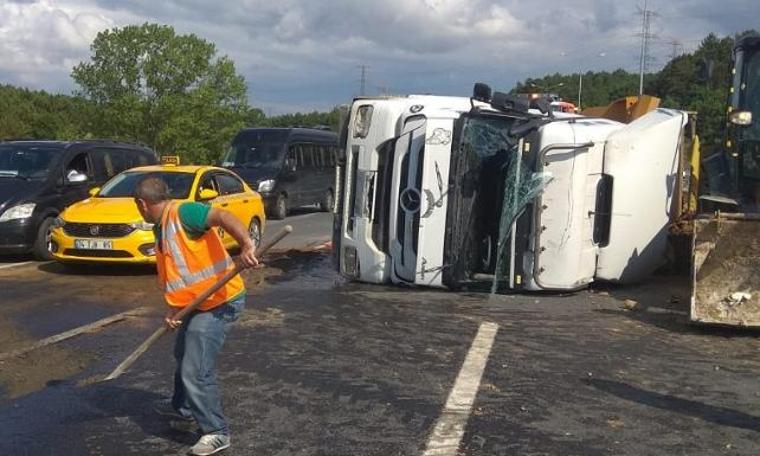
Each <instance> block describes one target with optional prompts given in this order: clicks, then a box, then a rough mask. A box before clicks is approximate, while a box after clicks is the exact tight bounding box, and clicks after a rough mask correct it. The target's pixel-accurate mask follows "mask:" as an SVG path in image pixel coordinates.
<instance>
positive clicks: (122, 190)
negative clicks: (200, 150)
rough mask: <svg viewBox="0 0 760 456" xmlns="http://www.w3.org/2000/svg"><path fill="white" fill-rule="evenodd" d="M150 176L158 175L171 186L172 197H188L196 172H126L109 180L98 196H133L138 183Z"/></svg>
mask: <svg viewBox="0 0 760 456" xmlns="http://www.w3.org/2000/svg"><path fill="white" fill-rule="evenodd" d="M148 177H158V178H159V179H161V180H163V181H164V182H166V185H167V186H168V187H169V197H170V198H172V199H187V197H188V196H189V195H190V188H191V187H192V186H193V180H194V179H195V174H194V173H182V172H160V171H143V172H135V171H131V172H125V173H121V174H119V175H118V176H116V177H114V178H113V179H111V180H110V181H108V183H106V184H105V185H104V186H103V188H102V189H100V191H99V192H98V197H99V198H132V197H134V196H135V189H136V188H137V184H139V183H140V181H141V180H143V179H145V178H148Z"/></svg>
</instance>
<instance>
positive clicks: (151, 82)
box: [71, 24, 249, 163]
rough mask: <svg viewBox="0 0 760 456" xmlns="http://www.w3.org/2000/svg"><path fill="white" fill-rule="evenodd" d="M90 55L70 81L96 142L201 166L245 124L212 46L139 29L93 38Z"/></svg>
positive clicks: (240, 83)
mask: <svg viewBox="0 0 760 456" xmlns="http://www.w3.org/2000/svg"><path fill="white" fill-rule="evenodd" d="M91 51H92V57H91V61H89V62H82V63H80V64H79V65H77V66H76V67H74V69H73V71H72V74H71V75H72V77H73V78H74V81H75V82H76V83H77V84H78V85H79V87H80V91H79V94H80V95H81V96H82V97H84V98H85V99H87V100H89V101H91V102H92V103H93V106H94V109H95V116H94V117H93V124H94V129H95V130H96V131H97V132H98V133H99V134H100V135H101V136H106V137H110V138H117V139H123V140H128V141H137V142H141V143H145V144H147V145H149V146H151V147H152V148H154V149H155V150H156V151H157V152H159V153H161V154H176V155H180V156H181V157H182V161H183V163H208V162H211V161H212V160H213V159H215V158H216V157H218V156H219V154H220V153H221V152H222V151H223V150H224V149H225V148H226V145H227V144H228V143H229V141H230V139H231V138H232V136H233V135H234V134H235V132H237V130H239V129H240V128H241V127H243V125H244V124H245V119H246V116H247V113H248V109H249V108H248V101H247V97H246V84H245V81H244V79H243V77H242V76H240V75H238V74H237V72H236V70H235V65H234V63H233V62H232V61H231V60H230V59H229V58H227V57H226V56H225V57H216V47H215V46H214V45H213V44H212V43H209V42H207V41H205V40H203V39H201V38H199V37H197V36H195V35H192V34H191V35H177V34H176V33H175V32H174V29H173V28H172V27H170V26H167V25H156V24H143V25H140V26H136V25H130V26H127V27H124V28H115V29H112V30H106V31H103V32H100V33H99V34H98V35H97V37H96V38H95V41H94V42H93V43H92V46H91Z"/></svg>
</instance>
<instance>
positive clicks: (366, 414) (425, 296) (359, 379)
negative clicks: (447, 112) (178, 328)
mask: <svg viewBox="0 0 760 456" xmlns="http://www.w3.org/2000/svg"><path fill="white" fill-rule="evenodd" d="M269 265H270V266H271V269H272V270H273V271H276V273H273V274H271V275H269V276H267V277H265V278H263V279H262V278H256V279H255V280H257V281H258V280H259V279H262V280H263V281H262V282H261V286H258V287H250V294H249V299H248V310H247V312H246V313H245V314H244V316H243V317H242V318H241V320H240V321H239V322H238V324H237V325H236V326H235V327H233V329H232V331H231V333H230V335H229V338H228V341H227V343H226V345H225V348H224V350H223V354H222V356H221V358H220V360H219V370H220V381H221V384H222V391H223V394H224V403H225V411H226V414H227V416H228V418H229V421H230V424H231V427H232V432H233V434H232V439H233V446H232V448H231V449H230V450H229V451H227V452H226V453H225V454H239V455H250V454H256V455H278V456H284V455H293V454H304V455H324V456H328V455H329V456H341V455H421V454H422V453H423V452H424V451H425V450H426V449H427V448H428V442H429V439H430V436H431V435H433V434H434V430H435V428H436V423H438V422H439V419H440V418H441V416H442V410H444V407H445V405H446V403H447V399H448V398H449V396H450V394H451V391H452V387H453V386H454V385H455V384H456V382H457V377H458V373H459V371H460V368H461V367H462V365H463V363H464V361H465V359H466V357H467V353H468V351H469V349H470V347H471V346H472V344H473V340H474V339H475V337H476V334H477V333H478V329H479V328H480V326H481V324H482V323H483V322H494V323H496V324H498V325H499V331H498V333H497V334H496V335H495V338H494V340H493V346H492V348H491V350H490V354H489V356H488V358H487V361H486V362H485V367H484V370H483V375H482V379H481V382H480V385H479V387H478V388H477V394H476V395H475V397H474V402H473V404H472V407H471V412H470V414H469V415H468V417H467V419H466V420H465V422H466V424H464V427H463V438H462V442H461V444H460V445H458V448H457V453H455V454H461V455H513V454H515V455H579V456H580V455H583V456H587V455H592V456H593V455H620V454H623V455H660V454H689V455H701V454H704V455H714V454H731V455H744V454H746V455H749V454H754V453H755V450H756V448H757V445H758V443H759V442H760V438H759V436H760V405H759V404H760V381H758V380H757V377H758V376H757V373H758V372H760V360H759V359H758V357H757V353H758V349H760V343H758V340H756V338H754V337H743V336H739V335H732V334H725V333H721V334H719V335H715V334H712V333H710V332H705V331H701V330H690V329H688V328H685V327H684V326H683V325H682V323H681V321H680V320H679V318H680V317H679V316H678V315H675V316H674V315H672V314H669V313H657V312H646V313H644V312H640V311H632V310H628V309H625V308H622V307H621V304H620V301H619V300H617V299H615V297H614V296H602V295H599V294H596V293H587V292H583V293H576V294H574V295H572V296H562V297H558V296H544V295H540V296H496V297H489V296H488V295H486V294H482V293H448V292H438V291H434V290H422V289H409V288H398V287H382V286H369V285H362V284H355V283H345V282H344V281H343V280H342V279H340V278H338V277H337V276H336V274H335V273H334V272H333V271H332V269H331V266H330V260H329V257H328V256H326V255H321V254H308V255H300V254H292V253H291V254H287V255H284V256H279V257H276V258H272V259H271V261H269ZM251 280H253V278H252V279H251ZM109 283H111V284H113V283H114V282H109ZM146 283H147V282H146ZM256 283H259V282H256ZM114 286H115V285H114ZM655 291H657V290H655ZM625 292H626V293H627V294H630V296H631V297H633V298H636V299H637V300H638V301H639V302H640V303H641V306H642V308H650V309H657V308H674V309H675V307H674V304H673V303H671V302H670V301H668V302H667V303H666V302H665V301H666V300H669V299H670V294H669V293H667V292H663V291H662V290H659V293H649V294H648V293H644V294H641V293H639V291H638V290H636V289H628V290H625ZM612 293H614V291H613V292H612ZM675 310H679V309H675ZM139 321H140V322H141V323H140V325H136V324H134V325H133V324H130V325H129V326H127V325H124V326H119V327H115V328H111V329H109V331H108V332H107V333H104V334H107V335H108V337H99V338H87V339H82V340H79V341H77V342H76V343H70V344H68V345H66V346H65V347H67V348H71V349H79V350H83V351H86V352H90V353H92V352H94V353H96V354H97V357H98V359H99V360H100V361H99V363H96V364H95V365H94V366H95V367H93V368H92V369H91V371H89V372H87V373H82V374H81V375H82V376H83V377H82V378H83V379H85V380H86V378H87V376H88V375H90V374H93V373H94V372H92V370H96V371H97V370H100V371H102V372H107V371H108V370H109V369H110V368H112V367H113V365H115V364H116V363H118V361H120V360H121V358H122V357H123V356H125V355H126V354H127V353H129V352H130V351H131V350H132V349H133V348H134V346H136V344H137V343H139V342H140V341H141V339H142V337H144V336H145V335H146V334H147V333H149V332H150V331H152V329H153V325H152V323H153V322H152V320H150V319H147V318H145V319H140V320H139ZM171 342H172V341H171V340H170V339H169V338H167V339H164V340H162V341H160V342H159V344H157V346H155V347H154V348H153V349H152V350H151V351H150V352H149V353H148V354H146V355H145V357H144V358H142V359H140V360H139V361H138V363H137V364H136V365H135V366H134V367H133V369H132V370H130V371H129V372H127V374H125V375H124V376H123V377H122V378H120V379H118V380H117V381H114V382H106V383H92V384H87V382H86V381H85V382H82V383H85V384H84V386H81V387H77V386H76V385H75V384H74V382H70V381H64V382H53V384H51V385H50V386H48V387H47V388H44V389H42V390H40V391H37V392H34V393H30V394H27V395H24V396H22V397H19V398H17V399H13V400H10V401H7V402H4V403H2V404H0V441H2V442H3V443H4V445H6V444H7V446H8V451H10V453H9V454H35V455H36V454H62V455H67V454H78V455H79V454H93V455H124V454H140V455H150V454H184V451H186V449H187V448H188V446H189V445H190V444H192V443H193V441H194V439H195V438H196V435H195V434H194V429H188V428H178V427H177V426H176V425H174V424H173V423H171V422H168V421H166V420H164V419H162V418H160V417H157V416H156V415H155V414H153V412H152V411H151V410H150V403H151V402H152V401H153V400H155V399H158V398H161V397H165V396H166V395H168V394H169V393H170V388H171V375H172V370H173V360H172V359H171ZM69 378H70V377H69ZM64 380H65V379H64Z"/></svg>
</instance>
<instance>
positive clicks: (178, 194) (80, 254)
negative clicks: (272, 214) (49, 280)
mask: <svg viewBox="0 0 760 456" xmlns="http://www.w3.org/2000/svg"><path fill="white" fill-rule="evenodd" d="M147 176H151V177H154V176H155V177H159V178H161V179H163V180H164V182H166V184H167V185H168V187H169V195H170V196H171V198H172V199H174V200H178V201H197V202H202V203H206V204H210V205H211V207H213V208H220V209H224V210H227V211H229V212H231V213H232V214H234V215H235V216H236V217H237V218H238V220H240V221H241V222H242V223H243V224H244V225H245V226H247V227H248V233H249V235H250V236H251V239H253V241H254V243H255V244H257V245H258V243H259V242H260V241H261V236H262V233H263V230H264V224H265V222H266V218H265V216H264V205H263V203H262V200H261V196H260V195H259V194H258V193H256V192H255V191H253V190H251V188H250V187H248V185H246V184H245V182H243V181H242V180H241V179H240V178H239V177H238V176H237V175H236V174H234V173H232V172H230V171H228V170H226V169H223V168H217V167H213V166H176V165H163V166H144V167H139V168H132V169H129V170H127V171H124V172H122V173H121V174H118V175H116V176H114V177H113V178H112V179H111V180H110V181H108V182H107V183H106V184H105V185H103V187H102V188H93V189H92V190H90V198H88V199H86V200H83V201H80V202H78V203H75V204H73V205H71V206H69V207H68V208H66V210H64V211H63V212H62V213H61V215H60V216H59V217H58V218H57V219H56V220H55V221H54V222H53V230H52V239H51V245H50V250H51V252H52V254H53V257H55V259H57V260H60V261H65V262H110V263H155V261H156V256H155V254H156V252H155V237H154V235H153V225H152V224H150V223H146V222H145V221H144V220H143V218H142V216H141V215H140V212H138V210H137V206H136V205H135V202H134V199H133V195H134V191H135V188H136V186H137V183H138V182H140V181H141V180H142V179H143V178H145V177H147ZM219 234H220V236H221V237H222V241H223V242H224V244H225V246H226V247H227V248H228V249H229V248H234V247H236V246H237V242H236V241H235V239H234V238H233V237H232V236H230V235H229V234H228V233H225V232H224V231H223V230H221V229H219Z"/></svg>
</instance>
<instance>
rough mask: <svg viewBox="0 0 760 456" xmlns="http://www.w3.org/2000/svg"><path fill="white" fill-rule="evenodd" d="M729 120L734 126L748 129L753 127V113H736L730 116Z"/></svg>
mask: <svg viewBox="0 0 760 456" xmlns="http://www.w3.org/2000/svg"><path fill="white" fill-rule="evenodd" d="M728 120H729V121H731V123H732V124H734V125H739V126H741V127H747V126H749V125H752V111H735V112H732V113H731V114H730V115H729V116H728Z"/></svg>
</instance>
